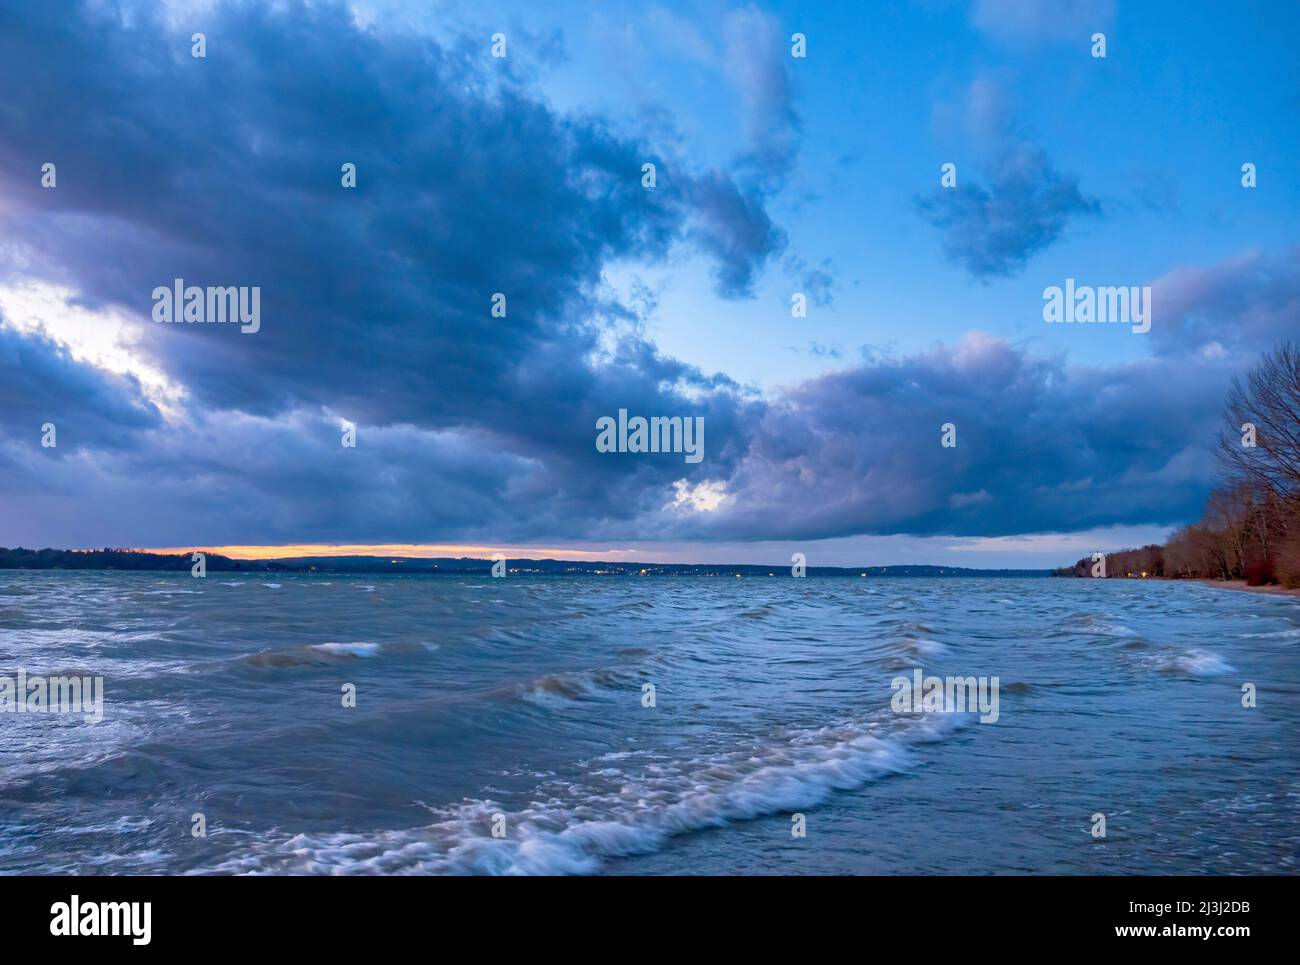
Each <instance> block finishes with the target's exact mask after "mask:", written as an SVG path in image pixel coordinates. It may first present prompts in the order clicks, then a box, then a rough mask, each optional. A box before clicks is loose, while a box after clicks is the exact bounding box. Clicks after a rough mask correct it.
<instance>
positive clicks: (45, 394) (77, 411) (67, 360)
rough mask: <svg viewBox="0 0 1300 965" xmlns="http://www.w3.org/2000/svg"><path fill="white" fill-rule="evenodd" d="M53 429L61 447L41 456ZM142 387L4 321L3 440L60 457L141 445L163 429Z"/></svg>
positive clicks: (0, 364)
mask: <svg viewBox="0 0 1300 965" xmlns="http://www.w3.org/2000/svg"><path fill="white" fill-rule="evenodd" d="M47 422H50V423H53V424H54V425H55V427H56V428H57V430H58V434H57V440H58V445H57V446H56V447H55V448H53V449H46V450H42V449H41V446H40V440H41V426H42V425H43V424H45V423H47ZM160 422H161V419H160V417H159V414H158V410H157V409H155V408H154V406H153V405H152V404H151V403H150V402H148V401H147V400H146V399H145V397H144V395H143V393H142V391H141V389H140V384H139V383H138V382H137V381H136V380H135V379H133V378H131V377H129V376H118V375H113V374H111V373H108V372H105V371H103V370H102V369H97V368H92V367H90V366H87V365H82V364H80V363H78V362H76V361H74V360H73V359H72V358H71V356H69V355H68V353H67V351H66V350H65V349H63V348H61V347H60V346H58V345H57V344H55V343H54V342H51V341H49V340H48V339H46V338H44V337H42V336H40V335H35V334H25V333H22V332H19V331H16V330H15V329H13V328H10V327H7V326H5V324H4V319H3V318H2V317H0V434H2V435H3V436H7V437H8V438H9V440H10V441H11V442H13V443H14V444H17V445H23V447H24V448H28V447H30V448H32V449H35V450H37V451H41V452H44V453H47V454H48V455H50V456H51V457H58V456H60V455H64V454H67V453H69V452H72V451H74V450H76V449H79V448H102V447H110V448H116V447H122V446H130V445H135V444H138V442H139V438H140V434H141V433H142V432H143V431H144V430H147V429H149V428H152V427H155V426H157V425H158V424H160Z"/></svg>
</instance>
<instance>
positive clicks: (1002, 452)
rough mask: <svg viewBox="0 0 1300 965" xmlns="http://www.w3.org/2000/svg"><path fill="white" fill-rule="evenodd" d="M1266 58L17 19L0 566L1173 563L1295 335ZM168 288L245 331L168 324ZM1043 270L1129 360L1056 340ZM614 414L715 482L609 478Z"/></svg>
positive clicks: (1296, 138) (406, 13)
mask: <svg viewBox="0 0 1300 965" xmlns="http://www.w3.org/2000/svg"><path fill="white" fill-rule="evenodd" d="M196 33H201V34H202V35H203V44H204V47H203V51H202V52H203V54H204V56H201V57H198V56H194V53H195V47H194V44H195V41H194V35H195V34H196ZM1099 33H1100V34H1102V35H1104V40H1105V56H1104V57H1100V56H1095V55H1094V54H1095V53H1097V46H1096V41H1095V40H1094V36H1095V35H1096V34H1099ZM796 34H798V35H801V36H802V49H801V50H799V51H798V52H799V53H802V54H803V55H804V56H795V55H794V53H795V48H796V43H795V35H796ZM494 35H500V37H501V41H502V42H501V43H497V42H496V40H495V39H494ZM1298 40H1300V5H1297V4H1295V3H1293V2H1284V0H1277V2H1249V0H1247V2H1242V3H1238V4H1232V5H1225V4H1220V3H1208V2H1203V3H1202V2H1178V3H1163V2H1157V0H1151V2H1142V3H1124V2H1110V0H1057V2H1051V3H1046V2H1044V3H1039V2H1032V0H961V2H958V0H911V2H900V3H894V4H879V5H876V4H871V5H863V4H860V3H818V4H809V3H757V2H756V3H736V2H726V3H724V2H715V0H694V2H690V3H669V2H619V0H602V2H588V3H569V2H558V3H546V4H537V3H532V2H529V3H499V2H487V3H484V2H474V3H437V2H419V3H415V2H388V0H357V2H354V3H350V4H349V3H342V2H310V3H304V2H285V3H265V2H264V3H242V2H233V3H226V2H208V0H189V2H172V3H143V2H134V0H121V2H107V0H87V2H82V3H69V4H57V5H56V4H9V5H5V6H4V7H3V8H0V545H8V546H19V545H22V546H29V547H40V546H59V547H78V548H88V547H96V546H126V547H137V548H191V547H203V548H226V549H227V551H230V552H233V553H236V554H237V555H263V556H264V555H267V554H268V553H270V552H275V550H268V549H267V548H268V547H270V548H284V547H288V548H289V549H285V550H283V552H285V553H288V552H304V553H305V552H313V553H318V552H322V551H324V550H323V548H325V547H346V548H347V551H348V552H357V551H358V547H360V548H366V547H371V548H374V551H375V552H376V553H377V554H379V555H389V554H390V553H391V551H392V548H393V547H397V546H400V547H402V548H404V549H405V550H406V555H421V554H422V555H436V556H443V555H487V554H489V553H490V552H494V551H505V552H507V553H508V554H510V555H517V556H571V557H573V558H587V559H591V558H609V559H622V560H630V559H644V560H647V561H685V562H756V563H768V564H772V563H780V562H787V565H788V560H789V558H790V556H791V555H792V554H793V553H797V552H801V553H804V554H805V556H806V558H807V560H808V562H809V564H810V565H885V564H891V563H936V564H949V565H955V566H1025V567H1040V566H1055V565H1062V564H1065V563H1069V562H1072V561H1073V560H1075V559H1078V558H1080V557H1082V556H1085V555H1087V554H1088V553H1091V552H1093V551H1096V550H1113V549H1119V548H1122V547H1125V546H1131V545H1138V544H1141V543H1146V542H1151V541H1158V540H1160V539H1162V538H1163V537H1164V536H1165V535H1166V534H1167V533H1168V532H1169V531H1170V530H1171V529H1172V528H1173V527H1176V526H1178V525H1181V524H1184V523H1187V522H1191V521H1193V520H1195V519H1196V518H1198V517H1199V515H1200V512H1201V509H1202V507H1203V504H1204V500H1205V498H1206V495H1207V494H1208V492H1209V491H1210V489H1211V488H1212V487H1213V485H1214V481H1215V462H1214V457H1213V449H1214V444H1215V438H1216V434H1217V433H1218V431H1219V429H1220V425H1221V418H1220V409H1221V404H1222V401H1223V397H1224V394H1225V392H1226V391H1227V389H1228V386H1229V385H1230V383H1231V380H1232V378H1233V377H1239V376H1240V375H1241V374H1242V373H1244V372H1246V371H1248V370H1249V368H1250V366H1251V365H1252V364H1253V362H1254V361H1255V360H1256V359H1258V357H1259V355H1260V354H1261V353H1262V352H1265V351H1267V350H1269V349H1270V348H1272V347H1273V346H1274V345H1276V344H1277V343H1278V342H1279V341H1281V340H1283V339H1286V338H1288V337H1290V338H1294V337H1295V335H1296V333H1297V331H1300V325H1298V324H1297V321H1298V320H1300V237H1297V235H1298V234H1300V232H1298V226H1300V177H1298V176H1297V175H1298V173H1300V172H1298V171H1297V159H1300V67H1297V58H1296V57H1295V55H1294V51H1295V48H1296V44H1297V41H1298ZM502 45H503V47H504V49H502ZM494 46H495V47H496V50H495V51H494ZM494 52H496V53H501V54H504V56H494ZM647 163H650V164H653V165H654V174H655V180H654V184H653V186H649V185H647V183H646V182H645V178H644V170H645V169H644V167H643V166H644V165H645V164H647ZM344 164H352V165H355V187H352V186H345V184H344V181H345V177H344V175H343V174H342V173H341V172H342V170H343V165H344ZM945 164H952V165H954V166H955V169H954V171H955V185H953V186H945V185H944V184H943V183H941V173H942V168H943V166H944V165H945ZM1246 164H1249V165H1253V168H1252V169H1251V170H1252V171H1253V178H1254V180H1253V186H1246V184H1245V183H1243V182H1244V181H1245V180H1249V179H1248V178H1246V175H1244V174H1243V165H1246ZM47 165H53V168H47V167H46V166H47ZM51 172H52V175H51ZM177 278H181V279H184V284H185V285H186V286H191V285H193V286H199V287H201V288H206V287H207V286H222V287H225V286H233V287H239V288H243V289H245V290H247V291H251V290H252V289H253V288H254V287H255V288H257V289H258V292H259V297H260V316H259V322H258V330H257V331H256V332H252V331H249V332H245V331H241V327H240V326H238V325H230V324H216V323H210V322H196V323H185V322H177V323H169V322H159V321H156V320H155V317H156V311H155V310H156V307H157V299H156V298H155V292H156V290H157V289H159V287H160V286H162V287H165V288H170V287H171V286H172V285H173V281H174V279H177ZM1066 279H1074V280H1075V282H1076V283H1077V285H1079V286H1093V287H1124V288H1137V289H1139V290H1141V289H1143V288H1149V289H1150V302H1149V304H1150V308H1151V311H1150V330H1149V331H1146V332H1139V331H1138V328H1139V326H1137V325H1134V324H1124V323H1122V322H1121V323H1118V324H1105V325H1101V324H1093V325H1086V324H1049V323H1047V322H1045V321H1044V315H1043V308H1044V293H1045V291H1047V290H1049V289H1050V288H1051V287H1052V286H1064V285H1065V284H1066ZM497 293H500V294H501V295H503V296H504V316H502V315H500V314H498V313H494V311H493V308H494V295H496V294H497ZM796 296H802V298H803V300H804V301H805V303H806V314H803V315H799V314H796V313H795V312H794V311H792V307H793V306H794V299H796ZM620 410H626V412H627V413H628V414H629V417H635V416H642V417H646V418H649V417H653V416H660V417H667V418H681V419H688V420H702V423H701V424H702V425H703V431H704V445H703V451H702V457H701V458H699V460H698V461H693V460H688V459H687V458H686V457H685V455H684V454H683V453H682V452H634V451H614V452H609V451H600V447H599V445H598V432H597V427H598V420H601V419H602V418H605V417H608V418H613V419H616V418H617V416H618V413H619V411H620ZM945 425H951V426H952V427H953V430H954V431H953V432H952V433H950V434H949V438H948V439H947V441H948V442H950V443H951V442H953V441H955V445H944V444H943V442H944V441H945V439H944V426H945ZM49 427H53V435H51V432H50V431H49ZM349 433H351V441H352V442H354V443H355V445H349V444H347V440H348V434H349ZM625 448H626V447H625ZM254 548H259V549H254Z"/></svg>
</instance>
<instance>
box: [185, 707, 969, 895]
mask: <svg viewBox="0 0 1300 965" xmlns="http://www.w3.org/2000/svg"><path fill="white" fill-rule="evenodd" d="M967 720H969V715H922V716H919V717H891V718H876V719H869V720H858V721H850V722H847V723H844V724H840V725H837V726H831V727H822V728H817V729H810V730H795V731H791V732H789V733H787V734H786V735H784V737H781V738H779V739H776V740H774V741H772V742H769V743H754V744H750V745H746V746H743V747H740V748H736V749H733V750H731V751H727V752H717V753H713V754H705V755H702V756H698V757H694V758H691V759H689V760H684V761H676V762H665V761H664V760H663V759H662V758H654V759H653V760H647V761H646V763H645V765H644V766H643V767H642V768H641V770H640V771H639V772H633V771H631V770H629V769H628V768H626V767H615V768H611V767H607V766H606V767H602V768H600V769H599V770H597V771H593V772H591V773H589V774H588V775H587V779H588V780H593V779H599V780H600V781H601V782H602V784H601V785H600V786H592V785H590V784H567V785H564V786H563V787H562V788H560V789H556V790H555V791H554V793H550V789H546V790H547V792H548V793H544V794H539V795H538V799H537V800H534V801H533V802H532V803H531V804H530V805H529V806H527V807H526V808H523V809H522V810H519V811H517V812H514V813H510V812H508V811H507V810H506V809H505V808H504V807H503V806H501V805H500V804H498V803H497V802H495V801H492V800H467V801H465V802H463V803H461V804H457V805H452V806H449V807H443V808H430V810H431V811H432V813H433V814H434V815H435V817H437V819H438V820H436V821H434V822H433V823H432V824H429V825H427V826H425V827H420V828H411V829H402V830H390V831H381V832H377V833H372V834H355V833H317V834H296V835H293V836H286V837H283V838H281V839H280V840H279V841H278V842H268V841H265V840H263V841H259V842H255V843H253V844H252V845H251V846H250V847H251V848H252V851H251V852H249V853H245V854H243V855H240V856H237V857H233V858H230V859H228V860H226V861H224V862H221V863H220V864H218V865H216V866H215V867H213V868H211V869H208V870H210V871H212V872H215V873H223V874H229V873H250V874H500V875H532V874H545V875H551V874H590V873H592V872H595V871H598V870H600V868H601V867H602V866H603V864H604V863H605V862H606V861H607V860H609V859H613V858H619V857H626V856H629V855H635V854H645V853H648V852H652V851H656V850H659V849H660V848H661V847H663V846H664V844H665V843H666V842H667V841H668V840H669V839H671V838H673V837H675V836H678V835H682V834H688V833H690V832H693V831H698V830H702V829H705V828H710V827H722V826H725V825H728V824H730V823H733V822H736V821H745V820H749V819H752V818H756V817H760V816H763V815H767V814H779V813H783V812H788V811H797V810H800V809H803V808H810V807H814V806H816V805H818V804H821V803H822V802H823V801H825V800H826V799H827V798H829V797H830V796H831V795H832V794H834V793H835V792H836V791H846V790H852V789H855V788H859V787H862V786H864V785H865V784H868V783H870V782H872V781H875V780H878V779H880V778H883V777H887V776H889V775H892V774H898V773H902V772H903V771H906V770H907V769H909V767H910V766H911V765H912V763H913V755H912V753H911V751H910V750H909V748H910V746H911V745H913V744H916V743H923V742H929V741H935V740H942V739H943V737H945V736H946V735H947V733H948V732H950V731H951V730H952V729H953V728H955V727H960V726H962V725H963V724H964V723H965V722H966V721H967ZM601 763H602V764H608V763H609V759H608V758H603V759H601ZM619 763H623V761H622V760H621V759H620V760H619ZM502 819H504V828H505V836H504V837H500V838H497V837H493V836H492V833H491V830H492V827H493V824H494V821H495V822H497V823H498V824H499V823H500V822H501V820H502Z"/></svg>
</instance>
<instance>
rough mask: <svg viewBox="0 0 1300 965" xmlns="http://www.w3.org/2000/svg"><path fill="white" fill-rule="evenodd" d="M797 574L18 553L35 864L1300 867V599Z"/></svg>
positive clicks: (27, 845) (8, 601)
mask: <svg viewBox="0 0 1300 965" xmlns="http://www.w3.org/2000/svg"><path fill="white" fill-rule="evenodd" d="M784 573H785V574H786V575H785V576H781V577H774V578H768V579H764V578H757V579H754V578H747V579H723V578H707V577H644V578H637V577H604V578H602V577H592V576H578V577H536V578H530V577H527V576H521V575H511V576H509V577H507V578H505V579H496V580H494V579H490V578H484V577H408V578H389V577H352V576H342V577H340V576H335V575H331V576H315V575H313V576H295V575H283V576H281V575H256V576H251V575H234V574H219V573H210V574H209V575H208V577H207V578H206V579H202V580H200V579H193V578H191V577H190V576H189V575H188V574H178V575H171V574H157V573H145V574H124V573H100V572H82V573H60V572H48V571H37V572H21V571H0V675H7V676H9V677H15V675H16V674H17V672H18V671H19V670H20V669H22V670H24V671H25V672H26V673H27V674H29V675H38V674H39V675H46V674H74V673H75V674H84V675H90V676H101V677H103V680H104V705H103V719H102V720H101V721H99V722H98V723H93V722H89V721H88V720H87V719H86V718H85V717H84V715H77V714H46V713H30V712H29V713H21V714H19V713H0V871H3V872H10V873H13V872H23V873H55V872H57V873H70V872H82V873H123V874H132V873H229V872H250V873H308V874H315V873H321V874H324V873H398V874H423V873H430V874H441V873H602V874H734V873H762V874H785V873H800V874H817V873H870V874H917V873H924V874H931V873H939V874H943V873H960V874H985V873H1024V872H1040V873H1101V874H1107V873H1117V874H1134V873H1197V874H1201V873H1211V874H1235V873H1242V874H1257V873H1263V872H1270V873H1278V872H1282V873H1294V872H1295V871H1296V867H1297V866H1296V859H1297V854H1298V852H1300V811H1298V810H1297V806H1298V805H1300V766H1298V765H1300V739H1298V738H1300V660H1298V659H1297V655H1298V654H1300V601H1297V600H1292V599H1285V598H1277V597H1269V596H1263V595H1256V594H1247V593H1237V592H1231V591H1226V590H1221V589H1215V588H1211V587H1206V586H1202V585H1198V584H1182V583H1170V582H1142V581H1118V580H1106V581H1103V580H1074V579H1037V580H1012V579H987V580H986V579H897V578H880V579H872V578H867V579H850V578H838V579H837V578H807V579H802V580H795V579H790V578H789V576H788V570H786V571H784ZM918 668H919V669H921V670H922V671H923V673H924V674H926V675H931V674H935V675H940V676H944V675H959V676H963V677H965V676H987V677H997V678H998V682H999V691H998V694H999V712H998V719H997V721H996V722H990V723H980V722H979V720H978V719H977V716H976V715H973V714H970V713H921V714H917V713H898V712H896V711H895V710H893V709H892V708H891V697H893V695H894V691H893V690H892V689H891V682H892V681H893V680H894V679H895V678H896V677H899V676H905V677H909V678H910V676H911V675H912V673H913V671H914V670H915V669H918ZM1244 683H1252V684H1254V685H1255V687H1256V688H1257V706H1255V707H1253V708H1247V707H1243V706H1242V685H1243V684H1244ZM646 684H651V685H653V688H654V692H653V697H654V700H653V704H654V706H646V704H647V703H649V695H648V694H647V693H646V689H645V685H646ZM348 685H351V686H352V687H354V688H355V694H356V700H355V706H354V707H349V706H344V702H345V700H344V698H345V691H347V689H348ZM200 814H201V815H202V816H203V817H202V822H203V823H204V825H205V828H206V835H205V836H202V837H196V836H195V835H194V834H193V830H194V828H195V826H196V823H197V822H198V821H199V819H198V818H196V817H195V816H196V815H200ZM792 814H801V815H802V816H803V822H804V826H805V831H806V833H805V835H804V836H803V837H796V836H794V835H793V834H792V828H793V827H794V822H793V821H792ZM1094 814H1104V815H1105V820H1106V835H1105V837H1104V838H1101V837H1094V835H1093V833H1092V831H1093V828H1094V823H1093V815H1094ZM494 826H495V830H496V831H497V832H498V833H499V834H501V835H503V836H501V837H494V836H493V831H494Z"/></svg>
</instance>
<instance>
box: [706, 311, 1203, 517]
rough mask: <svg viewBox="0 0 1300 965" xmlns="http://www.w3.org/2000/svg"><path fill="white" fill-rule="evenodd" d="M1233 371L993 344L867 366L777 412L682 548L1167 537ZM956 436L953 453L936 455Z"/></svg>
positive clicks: (803, 391) (978, 339)
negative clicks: (730, 541) (945, 434)
mask: <svg viewBox="0 0 1300 965" xmlns="http://www.w3.org/2000/svg"><path fill="white" fill-rule="evenodd" d="M1227 380H1228V370H1227V369H1226V368H1225V367H1224V366H1223V365H1221V364H1216V363H1213V362H1205V363H1201V364H1197V365H1193V366H1186V365H1181V364H1180V365H1178V366H1177V367H1176V369H1175V366H1174V364H1173V363H1165V362H1158V361H1157V362H1149V363H1140V364H1134V365H1131V366H1123V367H1116V368H1111V369H1105V370H1091V369H1071V368H1068V367H1066V366H1065V365H1064V364H1063V363H1062V362H1061V361H1059V360H1043V359H1035V358H1032V357H1030V356H1029V355H1027V354H1026V353H1025V352H1024V351H1022V350H1020V349H1017V348H1015V347H1013V346H1010V345H1008V344H1006V343H1005V342H1002V341H1000V340H998V339H995V338H992V337H990V336H984V335H979V334H972V335H970V336H968V337H967V338H966V339H965V340H964V341H963V342H962V343H961V344H960V345H958V346H956V347H953V348H947V347H944V348H938V349H935V350H934V351H932V352H930V353H927V354H923V355H919V356H912V357H907V358H902V359H880V358H875V359H869V360H867V361H866V362H864V363H863V364H862V365H859V366H857V367H855V368H852V369H849V370H846V371H841V372H836V373H833V374H829V375H825V376H822V377H820V378H817V379H813V380H811V381H809V382H806V383H804V384H803V385H801V386H799V387H798V388H797V389H795V390H793V391H792V392H790V393H789V394H788V395H786V396H785V397H784V398H782V399H780V400H777V401H774V403H773V404H772V406H771V407H770V409H769V411H768V412H767V414H766V416H765V418H764V420H763V422H762V424H761V425H760V427H759V429H758V431H757V432H756V433H755V435H754V437H753V439H752V440H751V443H750V447H749V454H748V456H747V457H746V459H745V460H744V461H743V462H742V463H741V465H740V468H739V470H738V471H737V472H736V474H735V475H734V476H733V477H732V479H731V480H730V481H729V486H728V488H729V491H730V493H731V494H732V496H733V497H734V503H733V504H731V505H730V506H729V507H728V508H727V509H725V510H723V511H720V512H718V513H717V514H715V515H714V516H712V517H710V518H704V517H699V518H694V519H692V520H690V524H691V528H690V529H688V530H687V531H686V532H688V533H690V534H691V535H694V536H697V537H698V536H699V535H701V534H703V533H707V534H708V535H710V536H714V537H719V538H746V537H752V536H753V534H755V533H763V534H765V535H766V536H767V537H770V538H775V539H786V538H799V539H813V538H821V537H832V536H842V535H847V534H850V533H877V534H884V533H909V534H914V535H931V534H949V535H959V536H987V535H1002V534H1007V533H1028V532H1043V531H1051V530H1059V529H1086V528H1089V527H1093V526H1106V525H1115V524H1123V523H1135V524H1136V523H1175V522H1179V521H1182V520H1185V519H1187V518H1190V517H1193V516H1195V515H1196V514H1197V513H1198V512H1199V511H1200V507H1201V505H1202V503H1203V500H1204V498H1205V495H1206V489H1207V480H1208V479H1209V478H1210V477H1211V476H1212V461H1211V459H1210V455H1209V451H1208V446H1204V445H1191V446H1189V444H1188V442H1187V440H1189V439H1197V440H1209V439H1212V438H1213V435H1214V428H1215V426H1216V424H1217V422H1216V420H1217V418H1218V411H1219V405H1220V402H1221V400H1222V397H1223V390H1224V388H1225V387H1226V385H1227ZM948 422H951V423H953V424H955V426H956V427H957V446H956V448H943V447H942V446H941V445H940V440H941V426H942V425H943V424H944V423H948Z"/></svg>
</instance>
